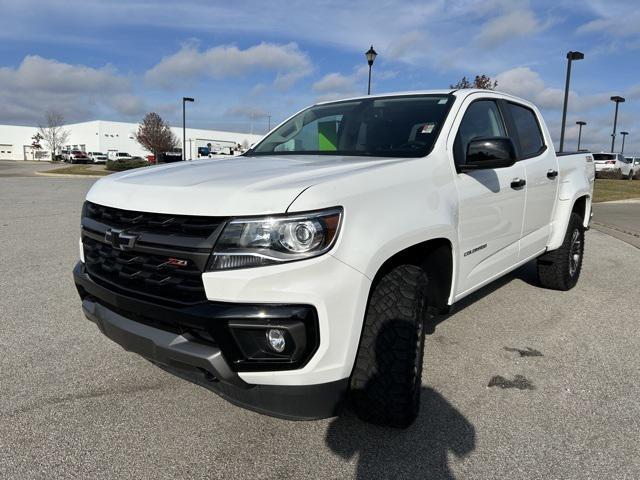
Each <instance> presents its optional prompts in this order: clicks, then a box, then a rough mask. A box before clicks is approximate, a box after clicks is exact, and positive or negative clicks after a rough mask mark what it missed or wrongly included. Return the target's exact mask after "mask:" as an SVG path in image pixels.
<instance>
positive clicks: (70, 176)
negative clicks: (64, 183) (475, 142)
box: [34, 172, 107, 178]
mask: <svg viewBox="0 0 640 480" xmlns="http://www.w3.org/2000/svg"><path fill="white" fill-rule="evenodd" d="M34 173H35V174H36V175H40V176H42V177H65V178H102V177H106V176H107V175H74V174H72V173H48V172H34Z"/></svg>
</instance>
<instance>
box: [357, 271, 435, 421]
mask: <svg viewBox="0 0 640 480" xmlns="http://www.w3.org/2000/svg"><path fill="white" fill-rule="evenodd" d="M426 286H427V276H426V274H425V272H424V271H423V270H422V269H421V268H419V267H416V266H413V265H401V266H398V267H395V268H394V269H392V270H391V271H389V272H388V273H386V274H385V275H384V276H383V277H382V278H380V280H379V281H378V282H377V283H376V284H375V286H374V287H373V290H372V294H371V298H370V299H369V304H368V306H367V313H366V315H365V320H364V326H363V330H362V337H361V339H360V346H359V347H358V354H357V356H356V361H355V366H354V369H353V373H352V375H351V386H350V388H351V399H352V403H353V406H354V409H355V411H356V414H357V415H358V416H359V417H360V418H361V419H362V420H364V421H367V422H370V423H375V424H378V425H385V426H391V427H398V428H406V427H408V426H409V425H411V424H412V423H413V421H414V420H415V419H416V417H417V415H418V411H419V408H420V390H421V382H422V356H423V352H424V328H423V320H424V313H425V308H426V304H427V300H426V296H425V292H426Z"/></svg>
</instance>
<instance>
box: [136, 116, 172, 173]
mask: <svg viewBox="0 0 640 480" xmlns="http://www.w3.org/2000/svg"><path fill="white" fill-rule="evenodd" d="M135 138H136V141H137V142H138V143H139V144H140V145H142V147H143V148H144V149H145V150H148V151H149V152H151V153H152V154H153V155H154V156H155V158H156V163H157V162H158V161H159V160H160V154H161V153H164V152H169V151H171V150H174V149H175V148H177V147H178V138H177V137H176V136H175V135H174V134H173V132H172V131H171V127H169V124H167V123H166V122H165V121H164V120H163V119H162V117H160V115H158V114H157V113H155V112H151V113H147V114H146V115H145V116H144V118H143V119H142V123H140V125H138V131H137V133H136V134H135Z"/></svg>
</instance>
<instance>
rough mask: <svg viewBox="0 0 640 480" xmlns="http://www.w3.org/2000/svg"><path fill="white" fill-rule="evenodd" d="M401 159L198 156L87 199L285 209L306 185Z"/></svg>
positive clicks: (174, 208) (126, 179)
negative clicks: (200, 158) (193, 159)
mask: <svg viewBox="0 0 640 480" xmlns="http://www.w3.org/2000/svg"><path fill="white" fill-rule="evenodd" d="M402 161H403V159H399V158H371V157H353V156H349V157H343V156H327V155H283V156H271V155H268V156H256V157H231V158H227V159H224V160H219V159H211V160H195V161H190V162H179V163H171V164H167V165H158V166H152V167H145V168H141V169H136V170H131V171H127V172H121V173H117V174H112V175H109V176H108V177H104V178H102V179H100V180H99V181H98V182H96V183H95V184H94V186H93V187H92V188H91V190H90V191H89V193H88V194H87V200H89V201H91V202H94V203H98V204H101V205H106V206H110V207H115V208H122V209H125V210H138V211H146V212H158V213H171V214H182V215H209V216H235V215H259V214H271V213H283V212H285V211H286V210H287V208H288V207H289V205H291V203H292V202H293V200H295V198H296V197H297V196H298V195H300V193H302V192H303V191H304V190H305V189H306V188H308V187H310V186H312V185H315V184H318V183H322V182H327V181H330V180H331V179H332V178H333V177H336V176H344V175H352V174H357V173H358V172H361V171H364V170H370V169H375V168H381V167H383V166H384V165H388V164H390V163H398V162H402Z"/></svg>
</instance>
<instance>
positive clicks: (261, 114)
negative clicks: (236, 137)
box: [225, 105, 269, 119]
mask: <svg viewBox="0 0 640 480" xmlns="http://www.w3.org/2000/svg"><path fill="white" fill-rule="evenodd" d="M225 115H228V116H232V117H242V118H250V119H251V118H266V117H267V116H269V112H267V111H266V110H265V109H264V108H262V107H256V106H251V105H236V106H235V107H230V108H228V109H227V110H226V112H225Z"/></svg>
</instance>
